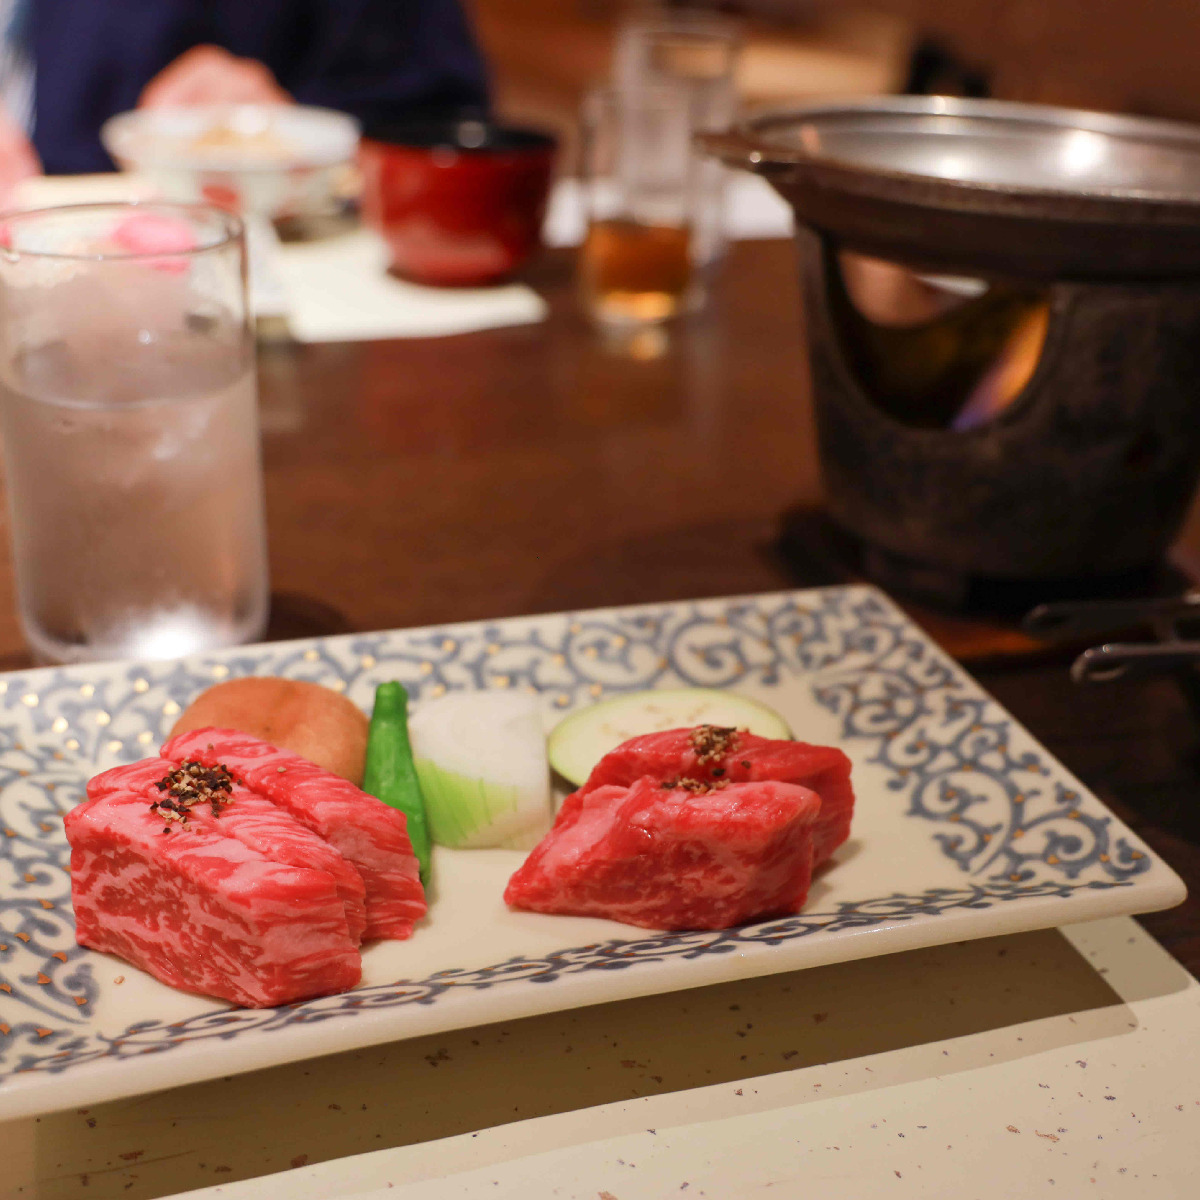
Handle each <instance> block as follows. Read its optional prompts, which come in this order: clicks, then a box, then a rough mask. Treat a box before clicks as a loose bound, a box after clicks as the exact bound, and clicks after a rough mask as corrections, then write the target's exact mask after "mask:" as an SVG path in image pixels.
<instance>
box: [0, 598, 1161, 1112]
mask: <svg viewBox="0 0 1200 1200" xmlns="http://www.w3.org/2000/svg"><path fill="white" fill-rule="evenodd" d="M248 674H264V675H266V674H270V675H284V676H289V677H292V678H296V679H309V680H315V681H317V682H319V683H323V684H327V685H329V686H331V687H334V688H337V689H338V690H344V691H345V692H346V693H347V694H348V695H349V696H350V697H351V698H352V699H354V700H355V701H356V702H357V703H358V704H360V705H362V706H363V707H364V708H369V706H370V703H371V699H372V696H373V693H374V687H375V685H376V684H377V683H379V682H380V681H382V680H385V679H400V680H402V681H403V682H404V684H405V685H406V686H407V687H408V688H409V689H410V690H411V692H412V693H413V695H414V696H416V697H418V698H419V699H424V698H427V697H430V696H436V695H440V694H441V693H443V692H445V691H447V690H451V689H456V688H522V689H527V690H532V691H534V692H536V693H538V694H539V695H540V696H541V698H542V700H543V702H544V710H545V715H546V726H547V729H549V728H551V727H552V726H553V724H554V723H555V722H556V721H557V720H558V719H560V718H561V717H562V715H563V714H565V713H567V712H570V711H571V710H573V709H575V708H577V707H579V706H581V705H584V704H588V703H590V702H591V701H593V700H594V699H596V698H598V697H601V696H610V695H613V694H616V693H619V692H622V691H629V690H634V689H639V688H654V687H677V686H680V685H702V686H708V687H718V688H729V689H731V690H735V691H738V692H743V693H745V694H747V695H750V696H754V697H756V698H758V699H760V700H763V701H765V702H766V703H768V704H770V705H772V706H773V707H775V708H776V709H778V710H779V712H781V713H782V714H783V716H784V717H785V718H786V719H787V721H788V723H789V724H790V725H791V727H792V729H793V730H794V732H795V733H796V735H797V736H798V737H800V738H802V739H804V740H806V741H811V742H823V743H829V744H836V745H839V746H841V747H842V748H843V749H844V750H845V751H846V752H847V754H849V755H850V757H851V758H852V759H853V761H854V783H855V790H856V793H857V797H858V802H857V811H856V814H855V820H854V829H853V833H852V835H851V838H850V841H848V842H847V843H846V844H845V845H844V846H843V847H842V848H841V849H840V850H839V851H838V853H837V855H836V857H835V859H834V864H833V866H832V867H831V869H829V870H828V871H826V872H825V873H824V874H822V875H821V876H820V877H819V879H818V880H816V881H815V883H814V886H813V888H812V892H811V894H810V897H809V901H808V904H807V906H806V908H805V910H804V911H803V912H802V913H801V914H799V915H798V916H795V917H790V918H787V919H785V920H775V921H769V922H765V923H761V924H757V925H749V926H745V927H742V928H739V929H730V930H723V931H718V932H705V933H675V934H670V933H653V932H647V931H645V930H638V929H634V928H631V927H629V926H625V925H619V924H616V923H614V922H609V921H602V920H591V919H582V918H574V917H553V916H545V915H541V914H535V913H518V912H509V911H508V910H507V909H506V908H505V906H504V903H503V901H502V899H501V893H502V891H503V887H504V884H505V882H506V880H507V878H508V876H509V875H510V874H511V873H512V871H513V870H515V869H516V867H517V866H518V864H519V863H520V862H521V860H522V857H523V856H522V854H521V853H520V852H517V851H503V850H475V851H439V854H438V857H437V858H436V861H435V865H434V874H435V879H436V888H435V890H434V891H433V893H432V895H431V905H430V915H429V917H428V918H427V920H426V921H425V922H424V923H423V924H422V925H420V926H418V929H417V933H416V935H415V936H414V937H413V938H412V939H411V940H410V941H408V942H384V943H378V944H375V945H372V946H370V947H368V948H367V949H366V951H365V953H364V955H363V966H364V980H363V984H362V986H360V987H359V988H357V989H356V990H354V991H352V992H348V993H345V994H343V995H340V996H332V997H328V998H326V999H322V1000H313V1001H309V1002H307V1003H303V1004H296V1005H290V1006H288V1007H285V1008H278V1009H265V1010H247V1009H230V1008H228V1007H226V1006H225V1005H222V1004H220V1003H217V1002H214V1001H210V1000H206V999H204V998H202V997H197V996H193V995H189V994H187V993H184V992H179V991H175V990H173V989H171V988H168V987H166V986H164V985H163V984H160V983H158V982H157V981H156V980H154V979H152V978H150V977H149V976H148V975H145V974H143V973H142V972H141V971H139V970H137V969H136V968H134V967H131V966H129V965H128V964H126V963H124V962H122V961H120V960H119V959H116V958H112V957H110V956H107V955H103V954H98V953H95V952H94V951H90V950H85V949H83V948H82V947H79V946H77V945H76V944H75V939H74V929H73V926H72V918H71V906H70V877H69V873H68V852H67V845H66V841H65V838H64V835H63V828H62V820H61V818H62V814H63V813H64V812H65V811H67V810H68V809H69V808H70V807H71V806H72V805H74V804H75V803H77V802H78V801H79V800H80V798H81V797H82V796H83V794H84V785H85V782H86V780H87V779H88V777H89V776H90V775H92V774H93V773H94V772H96V771H97V770H99V769H102V768H105V767H108V766H111V765H113V764H114V763H116V762H122V761H131V760H133V759H136V758H139V757H142V756H144V755H146V754H149V753H151V752H153V751H154V749H155V747H156V746H157V745H158V744H159V742H160V741H161V740H162V739H163V737H164V735H165V733H166V732H167V730H168V729H169V728H170V726H171V725H172V723H173V722H174V720H175V718H176V715H177V714H178V712H179V711H180V709H181V708H182V707H183V706H184V705H186V704H187V703H188V702H189V701H190V700H191V699H192V697H193V696H195V695H196V694H197V693H198V692H200V691H201V690H202V689H203V688H205V687H206V686H208V685H209V684H211V683H212V682H214V681H215V680H219V679H226V678H229V677H231V676H236V675H248ZM418 702H419V700H418ZM0 714H2V715H0V1119H3V1118H8V1117H14V1116H19V1115H27V1114H31V1113H36V1112H43V1111H48V1110H52V1109H55V1108H64V1107H69V1106H74V1105H79V1104H88V1103H94V1102H97V1101H100V1100H105V1099H112V1098H116V1097H118V1096H125V1095H131V1094H136V1093H140V1092H147V1091H153V1090H156V1089H159V1088H165V1087H171V1086H175V1085H178V1084H183V1083H189V1082H193V1081H195V1080H199V1079H207V1078H211V1077H214V1076H219V1075H228V1074H232V1073H234V1072H238V1071H248V1070H252V1069H255V1068H259V1067H264V1066H269V1065H272V1064H274V1063H282V1062H287V1061H290V1060H294V1059H300V1058H308V1057H313V1056H315V1055H320V1054H327V1053H332V1052H335V1051H340V1050H346V1049H349V1048H353V1047H357V1046H366V1045H371V1044H373V1043H377V1042H385V1041H392V1040H395V1039H399V1038H406V1037H413V1036H416V1035H419V1034H426V1033H433V1032H437V1031H439V1030H443V1029H452V1028H460V1027H464V1026H469V1025H477V1024H482V1023H485V1022H491V1021H498V1020H507V1019H512V1018H515V1017H522V1016H528V1015H532V1014H535V1013H539V1012H548V1011H553V1010H556V1009H564V1008H572V1007H576V1006H580V1005H586V1004H596V1003H600V1002H603V1001H608V1000H617V999H621V998H624V997H630V996H637V995H644V994H647V993H652V992H665V991H671V990H673V989H677V988H687V987H696V986H700V985H703V984H711V983H717V982H722V981H725V980H729V979H736V978H739V977H749V976H753V975H763V974H768V973H771V972H775V971H787V970H794V969H796V968H799V967H808V966H816V965H819V964H822V963H831V962H838V961H842V960H845V959H851V958H858V957H866V956H868V955H875V954H886V953H892V952H894V951H899V950H906V949H910V948H912V947H916V946H928V945H933V944H936V943H941V942H952V941H960V940H963V939H967V938H975V937H988V936H991V935H994V934H1000V933H1010V932H1015V931H1018V930H1024V929H1035V928H1040V927H1047V926H1054V925H1059V924H1063V923H1067V922H1076V921H1085V920H1089V919H1091V918H1094V917H1102V916H1110V915H1115V914H1119V913H1133V912H1145V911H1150V910H1152V909H1157V908H1165V907H1169V906H1170V905H1173V904H1176V903H1178V902H1179V901H1180V900H1182V899H1183V897H1184V887H1183V884H1182V882H1181V881H1180V880H1179V878H1178V877H1177V876H1176V875H1175V874H1174V873H1173V872H1172V871H1171V870H1170V868H1168V867H1167V866H1166V865H1165V864H1163V863H1162V862H1161V861H1159V860H1157V859H1156V858H1155V857H1154V856H1153V855H1152V854H1151V853H1150V852H1149V851H1148V850H1147V848H1146V847H1145V846H1144V845H1143V844H1142V843H1141V842H1139V841H1138V839H1137V838H1136V837H1134V836H1133V835H1132V834H1131V833H1130V832H1129V831H1128V830H1127V829H1126V828H1124V826H1122V825H1121V824H1120V822H1119V821H1117V820H1116V818H1115V817H1113V816H1112V814H1111V813H1109V812H1108V811H1107V810H1106V809H1105V808H1104V806H1103V805H1102V804H1101V803H1100V802H1099V801H1098V800H1097V799H1096V798H1095V797H1094V796H1092V795H1091V794H1090V793H1089V792H1088V791H1087V790H1086V789H1085V788H1084V787H1083V786H1082V785H1081V784H1080V783H1079V782H1078V781H1077V780H1075V779H1073V778H1072V777H1071V776H1070V775H1069V774H1068V773H1067V772H1066V770H1064V769H1063V767H1062V766H1060V765H1059V764H1058V763H1057V762H1055V761H1054V759H1053V758H1051V757H1050V755H1049V754H1048V753H1047V752H1046V751H1045V750H1044V749H1043V748H1042V747H1041V746H1039V745H1038V744H1037V743H1036V742H1035V741H1034V740H1033V739H1032V738H1031V737H1030V736H1029V734H1028V733H1026V732H1025V730H1023V729H1022V728H1021V727H1020V726H1019V725H1017V724H1016V722H1014V721H1013V720H1012V718H1011V717H1009V716H1008V715H1007V714H1006V713H1005V712H1004V711H1003V710H1002V709H1001V708H1000V707H999V706H998V705H997V704H996V703H995V702H994V701H993V700H991V699H990V698H989V697H988V696H987V695H986V694H985V693H984V692H982V691H981V690H980V688H979V687H978V686H977V685H976V684H975V683H974V682H973V681H972V680H971V679H970V678H969V677H968V676H967V675H965V674H964V673H963V672H962V671H961V670H960V669H959V668H958V667H957V666H956V665H955V664H954V663H953V662H951V661H950V660H949V659H948V658H947V657H946V656H945V655H944V654H943V653H942V652H941V651H940V650H939V649H938V648H937V647H936V646H934V645H933V643H932V642H930V641H929V639H928V638H927V637H925V635H924V634H923V633H921V632H920V631H919V630H918V629H917V628H915V627H914V626H913V625H912V624H911V623H910V622H909V621H908V620H907V619H906V618H905V617H904V615H903V614H902V613H900V612H899V611H898V610H897V609H896V608H895V607H894V606H893V605H892V604H891V603H890V602H889V601H888V600H887V599H886V598H885V597H883V596H882V595H881V594H880V593H878V592H876V591H874V590H873V589H870V588H859V587H853V588H831V589H824V590H820V591H806V592H790V593H779V594H775V595H766V596H755V597H748V598H739V599H729V600H709V601H700V602H696V603H689V604H670V605H656V606H647V607H638V608H627V609H618V610H606V611H594V612H585V613H578V614H560V615H555V616H545V617H532V618H522V619H519V620H509V621H497V622H494V623H482V624H470V625H455V626H446V627H442V628H431V629H418V630H407V631H401V632H395V633H379V634H367V635H361V636H359V635H351V636H345V637H337V638H329V639H325V640H319V641H309V642H291V643H285V644H278V645H269V646H254V647H247V648H242V649H237V650H231V651H227V652H223V653H220V654H214V655H209V656H203V657H199V658H195V659H191V660H185V661H183V662H175V663H141V664H139V663H117V664H100V665H95V666H86V667H68V668H53V669H44V670H37V671H28V672H23V673H20V674H14V675H9V676H7V677H6V678H4V679H0Z"/></svg>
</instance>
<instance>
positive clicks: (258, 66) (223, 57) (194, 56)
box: [138, 46, 292, 108]
mask: <svg viewBox="0 0 1200 1200" xmlns="http://www.w3.org/2000/svg"><path fill="white" fill-rule="evenodd" d="M291 99H292V98H291V97H290V96H289V95H288V94H287V92H285V91H284V90H283V88H281V87H280V86H279V83H278V81H277V80H276V78H275V76H274V75H272V74H271V71H270V69H269V68H268V67H266V66H264V65H263V64H262V63H260V62H258V61H257V60H256V59H253V58H238V57H236V56H235V55H233V54H230V53H229V51H228V50H222V49H221V47H220V46H194V47H193V48H192V49H191V50H188V51H185V52H184V53H183V54H181V55H180V56H179V57H178V58H177V59H176V60H175V61H174V62H173V63H169V64H168V65H167V66H165V67H164V68H163V69H162V70H161V71H159V73H158V74H157V75H155V77H154V78H153V79H152V80H150V82H149V83H148V84H146V87H145V89H144V90H143V91H142V94H141V96H140V98H139V99H138V107H139V108H161V107H165V106H172V105H189V104H290V103H291Z"/></svg>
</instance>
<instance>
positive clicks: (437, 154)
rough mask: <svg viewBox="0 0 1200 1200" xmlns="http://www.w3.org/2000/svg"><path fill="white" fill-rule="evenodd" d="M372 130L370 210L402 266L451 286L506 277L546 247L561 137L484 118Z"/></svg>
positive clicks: (409, 274) (367, 162)
mask: <svg viewBox="0 0 1200 1200" xmlns="http://www.w3.org/2000/svg"><path fill="white" fill-rule="evenodd" d="M369 133H370V136H369V137H366V138H364V139H363V141H362V143H361V145H360V148H359V162H360V165H361V168H362V174H363V217H364V219H365V220H366V222H367V223H368V224H369V225H371V226H372V227H373V228H375V229H377V230H379V232H380V233H382V234H383V236H384V237H385V238H386V239H387V242H388V245H389V246H390V247H391V252H392V271H393V273H394V274H396V275H399V276H400V277H401V278H404V279H411V280H413V281H414V282H416V283H426V284H434V285H438V286H442V287H465V286H472V285H481V284H489V283H498V282H500V281H501V280H504V279H507V278H509V277H510V276H511V275H512V274H513V273H514V272H515V271H517V270H518V269H519V268H520V267H521V266H522V265H523V264H524V263H525V262H526V261H527V260H528V259H529V257H530V256H531V255H532V254H533V253H534V251H535V250H537V249H538V247H539V245H540V242H541V228H542V218H543V216H544V215H545V211H546V197H547V194H548V192H549V190H550V175H551V171H552V168H553V165H554V154H555V150H556V148H557V144H556V141H555V139H554V138H553V137H552V136H550V135H549V134H546V133H541V132H539V131H536V130H532V129H521V128H516V127H512V126H503V125H493V124H491V123H489V122H486V121H478V120H458V121H446V122H439V123H424V124H419V125H403V126H390V127H376V128H374V129H370V130H369Z"/></svg>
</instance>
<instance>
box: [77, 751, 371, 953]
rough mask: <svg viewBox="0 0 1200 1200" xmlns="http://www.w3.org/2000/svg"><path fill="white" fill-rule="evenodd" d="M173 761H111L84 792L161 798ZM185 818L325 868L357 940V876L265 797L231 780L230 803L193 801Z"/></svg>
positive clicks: (360, 924)
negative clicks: (215, 805) (214, 807)
mask: <svg viewBox="0 0 1200 1200" xmlns="http://www.w3.org/2000/svg"><path fill="white" fill-rule="evenodd" d="M177 765H178V764H176V763H172V762H168V761H167V760H166V759H165V758H146V759H143V760H142V761H141V762H137V763H131V764H130V765H129V766H125V767H114V768H113V769H112V770H111V771H105V772H104V773H103V774H102V775H97V776H96V777H95V778H94V779H92V780H91V781H90V782H89V783H88V787H87V793H88V797H89V798H90V799H97V798H102V797H104V796H108V795H112V794H114V793H118V792H130V791H132V792H134V793H136V794H138V795H140V796H141V797H142V799H143V800H145V801H146V802H147V806H148V805H149V802H150V801H151V800H158V799H161V798H162V790H161V789H160V788H159V787H158V786H157V785H158V783H159V782H160V781H161V780H162V779H164V778H165V777H166V776H167V775H169V774H170V773H171V772H172V771H173V770H175V768H176V766H177ZM188 824H189V825H195V826H196V827H198V828H201V829H208V830H211V831H213V832H216V833H220V834H223V835H225V836H227V837H232V838H235V839H236V840H237V841H239V842H241V843H242V844H243V845H244V846H249V848H250V849H251V850H256V851H258V853H260V854H262V855H263V856H264V857H265V858H268V859H270V860H271V862H277V863H282V864H283V865H285V866H290V867H311V868H313V869H314V870H318V871H325V872H327V873H328V874H329V875H331V876H332V877H333V880H334V883H335V884H336V886H337V890H338V895H339V896H340V897H341V899H342V903H343V905H345V909H346V926H347V928H348V930H349V932H350V938H351V940H352V941H353V942H354V943H355V945H357V944H358V943H359V942H360V941H362V936H363V931H364V929H365V928H366V924H367V911H366V902H365V896H366V889H365V888H364V886H363V881H362V876H361V875H359V873H358V871H357V870H356V869H355V867H354V866H353V865H352V864H351V863H349V862H347V861H346V859H345V858H344V857H343V856H342V855H341V854H340V853H339V852H338V851H337V850H336V849H334V847H333V846H331V845H330V844H329V843H328V842H326V841H325V840H324V839H323V838H320V837H318V836H317V835H316V834H315V833H313V832H312V830H311V829H309V828H308V827H307V826H306V825H302V824H301V823H300V822H299V821H297V820H296V818H295V817H292V816H290V815H289V814H288V813H286V812H285V811H284V810H283V809H282V808H279V807H277V806H276V805H275V804H272V803H271V801H270V800H268V799H266V797H264V796H259V795H256V794H255V793H254V792H252V791H250V790H249V789H248V788H246V787H243V786H241V785H237V784H235V786H234V787H233V790H232V791H231V792H230V803H229V804H228V805H226V806H222V807H221V811H220V816H217V815H215V814H214V813H213V812H212V811H211V809H210V807H209V806H208V805H205V804H198V805H195V806H193V807H192V809H191V810H190V811H189V813H188Z"/></svg>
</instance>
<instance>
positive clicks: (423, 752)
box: [408, 692, 554, 850]
mask: <svg viewBox="0 0 1200 1200" xmlns="http://www.w3.org/2000/svg"><path fill="white" fill-rule="evenodd" d="M408 732H409V738H410V740H411V742H412V751H413V761H414V762H415V764H416V768H417V777H418V778H419V779H420V781H421V795H422V796H423V797H424V800H425V814H426V816H427V818H428V820H429V831H430V834H431V835H432V837H433V840H434V841H435V842H437V843H438V844H439V845H441V846H458V847H462V848H467V847H470V848H480V847H484V846H507V847H510V848H512V849H517V850H528V849H530V848H531V847H533V846H535V845H537V843H538V841H539V840H540V839H541V837H542V835H543V834H544V833H545V832H546V830H547V829H549V828H550V822H551V820H552V819H553V815H554V811H553V805H552V800H551V796H550V770H549V765H548V763H547V760H546V739H545V735H544V734H543V732H542V717H541V711H540V709H539V707H538V703H537V700H536V698H535V697H533V696H530V695H526V694H522V693H518V692H451V693H450V694H448V695H446V696H441V697H439V698H438V699H436V700H428V701H423V702H422V703H421V704H420V705H419V706H418V707H417V708H416V710H415V711H414V713H413V715H412V716H411V717H410V718H409V724H408Z"/></svg>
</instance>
